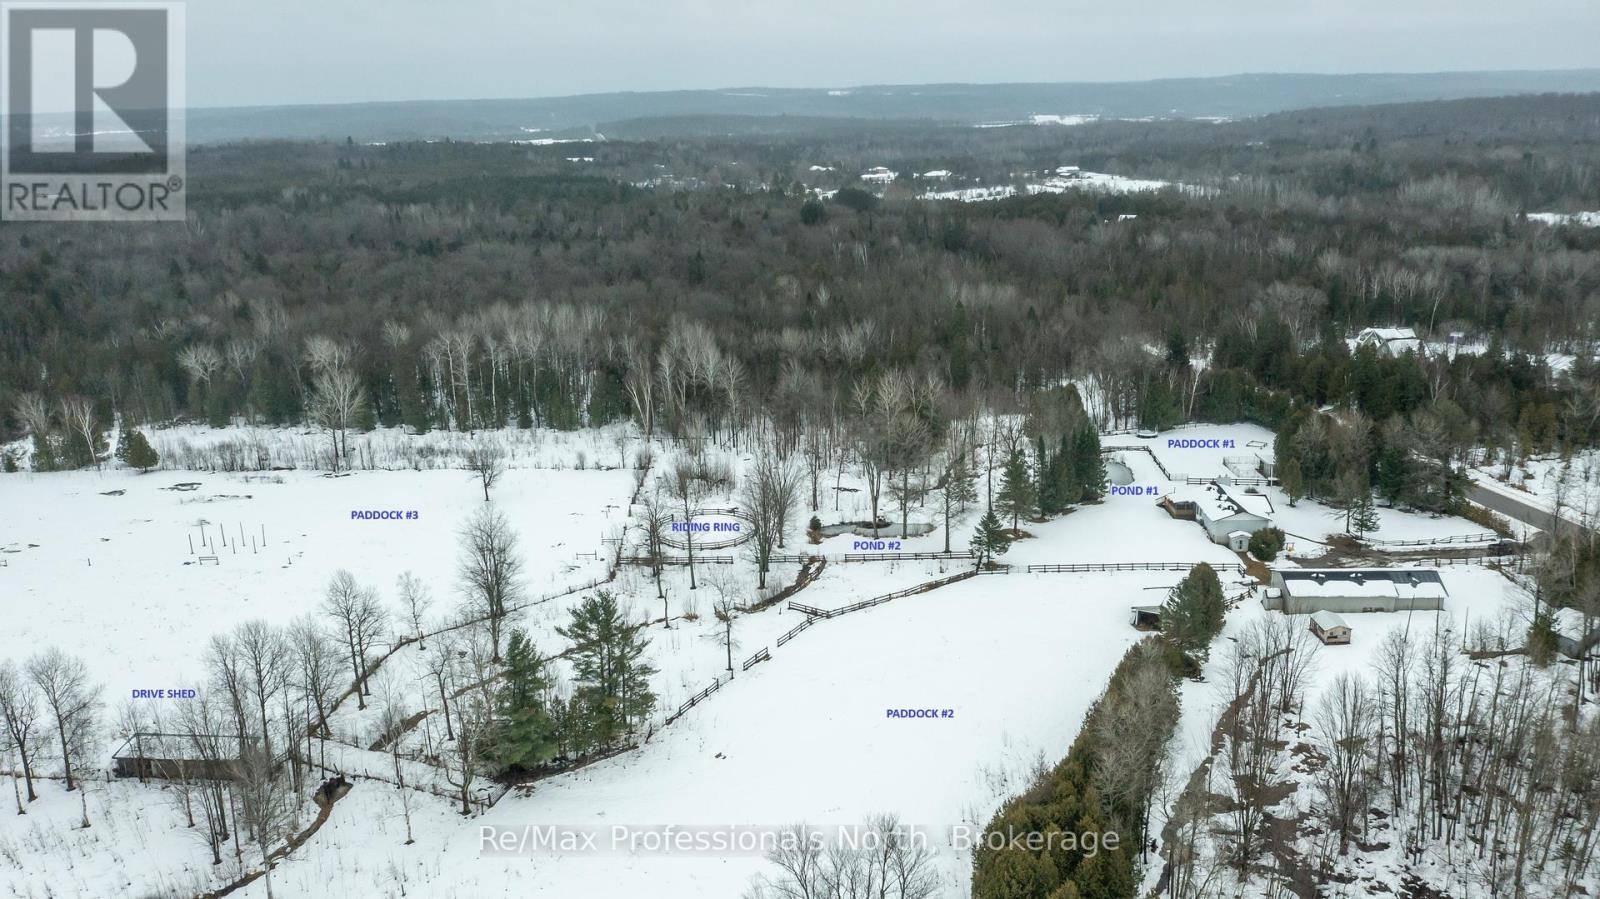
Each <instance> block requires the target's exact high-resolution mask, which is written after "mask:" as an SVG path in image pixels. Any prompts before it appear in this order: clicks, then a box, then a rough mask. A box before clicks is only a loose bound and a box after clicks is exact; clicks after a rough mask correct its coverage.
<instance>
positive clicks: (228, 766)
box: [111, 732, 240, 780]
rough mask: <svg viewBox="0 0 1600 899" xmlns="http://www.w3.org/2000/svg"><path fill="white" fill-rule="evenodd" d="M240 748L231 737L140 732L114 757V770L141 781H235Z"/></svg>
mask: <svg viewBox="0 0 1600 899" xmlns="http://www.w3.org/2000/svg"><path fill="white" fill-rule="evenodd" d="M239 747H240V743H239V738H238V737H236V736H231V735H222V734H202V735H199V736H196V735H191V734H163V733H147V732H140V733H136V734H134V735H133V736H131V737H129V738H128V739H127V741H126V742H124V743H123V744H122V748H121V749H118V750H117V751H116V753H115V754H114V755H113V756H112V757H111V759H112V768H111V771H112V773H113V774H115V775H116V776H118V777H136V778H138V779H140V780H152V779H153V780H233V779H234V777H235V776H236V774H237V771H236V768H237V765H238V761H239V756H240V749H239Z"/></svg>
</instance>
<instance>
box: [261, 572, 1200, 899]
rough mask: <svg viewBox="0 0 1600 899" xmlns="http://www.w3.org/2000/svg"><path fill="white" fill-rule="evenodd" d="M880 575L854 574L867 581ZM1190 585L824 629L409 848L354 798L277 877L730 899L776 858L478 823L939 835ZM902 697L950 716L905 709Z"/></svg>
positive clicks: (934, 610)
mask: <svg viewBox="0 0 1600 899" xmlns="http://www.w3.org/2000/svg"><path fill="white" fill-rule="evenodd" d="M865 567H866V566H863V567H862V568H858V569H852V574H854V573H855V572H857V571H859V572H860V573H861V574H863V575H866V574H869V572H867V571H865V570H863V569H864V568H865ZM1177 577H1178V574H1177V573H1176V572H1149V573H1128V574H1117V575H1080V576H1071V575H1010V576H1003V577H982V578H976V579H973V580H969V581H966V582H963V583H960V584H957V585H954V586H951V587H947V588H944V589H942V590H939V591H935V592H932V593H928V594H925V595H920V596H912V597H907V598H904V599H899V600H895V601H893V602H891V603H887V604H885V605H882V606H879V607H876V608H874V609H869V610H867V611H864V612H859V613H854V614H851V615H847V616H844V617H841V618H838V619H834V620H830V621H826V622H822V623H819V624H817V625H816V626H814V627H813V628H811V629H810V630H808V631H807V632H805V633H803V634H802V635H801V636H799V637H798V638H796V639H795V640H794V641H792V642H790V643H788V644H786V645H785V646H784V647H782V648H781V649H777V650H774V652H773V658H772V661H770V662H766V663H763V664H761V665H758V666H757V667H755V668H753V669H751V670H750V671H749V672H748V673H742V674H740V675H739V676H738V677H736V678H735V679H734V681H733V683H732V684H731V685H730V686H728V687H725V688H724V689H723V690H721V691H719V692H718V693H717V694H716V695H715V696H714V697H713V698H712V699H711V700H709V701H707V702H706V703H704V704H702V705H701V706H699V707H697V708H695V709H694V710H692V711H690V712H689V713H688V715H687V716H685V717H684V718H683V719H682V720H681V721H679V722H677V723H676V724H674V725H673V726H672V727H670V728H668V729H667V730H665V731H663V732H662V733H661V734H660V735H658V736H657V737H656V738H655V739H654V740H652V741H651V742H650V743H649V744H648V745H647V746H646V747H644V748H643V749H641V750H638V751H636V752H632V753H628V754H627V755H624V756H621V757H619V758H616V759H613V760H610V761H607V762H603V763H601V764H598V765H595V766H593V767H590V768H587V769H584V770H582V771H579V772H576V773H573V774H569V775H565V776H561V777H557V778H554V779H551V780H548V781H544V782H542V783H540V784H538V785H537V786H536V787H535V788H534V789H533V791H532V793H531V795H528V796H526V797H524V796H518V795H515V794H514V795H513V796H510V797H507V798H506V799H504V800H502V801H501V802H500V803H499V804H498V805H497V806H495V808H494V809H493V810H492V811H491V812H489V813H488V814H486V815H484V816H482V817H480V818H477V819H474V820H472V821H470V822H462V821H459V820H457V821H450V820H440V821H438V822H436V823H437V825H439V826H437V827H430V829H429V830H428V832H426V833H422V834H419V844H418V845H417V846H415V847H411V848H410V849H402V848H401V847H400V846H399V845H398V844H399V842H400V840H401V838H400V837H399V836H398V835H397V834H396V833H395V832H394V829H393V825H391V826H390V828H389V830H390V832H389V833H388V834H387V835H386V836H387V839H383V840H376V841H375V840H374V839H373V835H372V833H371V830H370V828H369V827H368V826H367V825H366V824H365V823H364V820H366V819H368V818H370V817H375V816H381V815H384V814H388V815H390V816H392V815H393V814H395V812H394V811H393V810H390V811H388V812H387V813H386V812H385V810H384V807H385V805H386V804H390V803H392V802H393V800H392V798H391V797H386V796H384V795H383V793H385V792H386V791H385V790H384V789H382V788H376V787H363V788H362V789H361V790H358V791H357V792H358V793H360V794H363V795H361V796H360V802H361V803H362V805H360V806H355V807H352V808H351V809H349V811H356V810H357V809H359V810H360V813H359V814H347V813H346V812H347V809H346V808H345V807H344V806H341V807H340V810H339V811H340V814H339V816H338V817H337V818H336V820H335V821H334V822H333V823H331V824H330V825H329V826H328V827H327V828H324V830H323V831H322V832H321V833H319V834H318V836H317V838H316V840H315V841H314V842H313V843H312V844H308V845H307V846H306V847H305V848H304V849H302V850H301V851H300V852H298V853H297V854H296V856H295V858H294V860H293V861H292V862H291V863H290V864H289V865H287V866H285V867H284V868H282V869H280V875H279V877H280V883H282V882H285V881H287V882H288V883H290V884H291V887H290V888H289V889H288V890H287V892H288V893H289V894H291V895H309V894H310V893H307V892H304V891H306V890H313V891H314V890H316V889H325V890H328V891H330V892H329V893H327V894H328V895H362V896H389V895H399V892H398V889H397V888H395V887H392V886H390V885H388V880H387V871H388V863H387V862H386V861H384V859H386V858H387V857H396V858H404V859H405V861H403V862H400V863H399V864H400V866H401V867H402V868H404V869H405V870H406V871H408V872H409V874H408V880H409V883H408V890H409V891H410V892H411V894H413V895H417V894H421V895H428V896H437V897H475V896H512V895H518V896H520V895H536V896H562V897H565V896H601V895H604V896H641V895H649V896H659V897H686V899H687V897H699V896H728V897H733V896H738V895H739V894H740V893H741V892H742V890H743V889H744V888H745V887H746V886H747V885H748V881H749V879H750V878H751V877H752V876H753V875H755V874H756V873H759V872H762V871H764V870H766V865H765V862H764V861H763V860H762V859H761V858H759V857H752V856H731V857H704V856H702V857H658V856H649V855H641V856H639V857H627V856H616V855H605V854H593V855H583V854H569V855H566V856H560V855H555V854H551V853H543V854H534V855H532V856H530V857H527V858H511V859H506V858H485V857H482V855H481V852H480V848H481V846H480V842H479V828H480V827H482V826H484V825H494V826H499V827H508V828H519V827H521V826H523V825H553V826H560V827H600V828H606V829H609V828H611V827H614V826H622V827H631V826H638V827H644V826H656V825H664V824H677V825H680V826H681V827H686V828H692V827H695V826H707V827H716V826H733V825H757V826H759V825H770V826H774V827H781V826H785V825H789V824H793V823H796V822H800V821H805V822H808V823H811V824H815V825H827V826H832V825H852V824H857V823H860V822H862V821H863V820H865V819H866V818H867V817H868V816H869V815H872V814H875V813H878V812H895V813H897V814H899V815H900V816H901V819H902V821H903V822H905V823H907V824H912V825H920V826H926V827H930V828H935V829H937V830H939V831H940V832H941V833H942V832H943V829H944V828H947V827H949V826H951V825H958V824H968V823H973V822H974V821H977V822H979V823H981V822H982V821H983V820H985V819H987V817H988V815H989V814H990V813H991V812H992V810H993V808H994V806H995V805H997V804H998V802H999V801H1000V800H1001V799H1003V798H1005V797H1006V796H1008V795H1010V794H1011V793H1013V792H1015V791H1016V790H1018V789H1020V788H1021V787H1022V786H1024V785H1025V784H1026V778H1027V775H1028V774H1029V772H1030V771H1031V769H1032V767H1033V765H1034V762H1035V760H1036V759H1038V758H1044V759H1048V760H1050V761H1052V762H1053V761H1054V760H1055V759H1057V758H1059V757H1060V755H1061V754H1063V753H1064V751H1065V747H1066V746H1067V745H1068V744H1069V743H1070V742H1071V740H1072V738H1073V736H1074V734H1075V733H1076V731H1077V728H1078V725H1079V723H1080V721H1081V719H1082V717H1083V714H1084V713H1085V712H1086V711H1087V709H1088V706H1089V703H1090V702H1092V701H1093V700H1094V698H1095V696H1096V695H1097V694H1098V693H1099V691H1100V689H1101V688H1102V687H1103V686H1104V683H1105V680H1106V678H1107V677H1108V676H1109V675H1110V672H1111V668H1112V666H1113V665H1114V664H1115V663H1116V661H1117V659H1118V658H1120V657H1121V655H1122V653H1123V652H1125V651H1126V649H1127V647H1128V646H1129V645H1131V644H1132V643H1133V642H1134V641H1135V640H1136V639H1137V638H1138V636H1139V635H1138V633H1137V632H1136V631H1134V630H1133V629H1132V628H1130V627H1129V626H1128V624H1127V609H1128V606H1130V605H1136V604H1141V603H1145V602H1148V601H1150V599H1149V597H1151V596H1153V595H1158V593H1159V590H1160V589H1164V588H1166V587H1170V586H1171V585H1172V583H1174V582H1175V581H1176V579H1177ZM833 586H834V585H830V584H825V583H822V582H819V583H818V584H817V585H814V586H813V587H811V588H809V589H808V590H807V592H806V594H805V596H806V598H807V600H808V601H809V602H813V603H817V604H819V605H822V606H824V607H836V606H839V605H843V604H845V603H847V602H848V601H850V599H851V598H852V596H853V594H852V595H839V594H836V593H835V592H834V590H833V589H832V587H833ZM761 614H762V615H771V616H773V617H774V618H776V617H778V615H777V612H776V610H772V611H769V612H765V613H761ZM783 619H784V620H783V621H782V623H783V624H784V625H785V626H792V625H793V624H795V623H798V621H799V620H800V619H799V618H798V617H797V616H795V615H794V614H793V613H787V614H785V615H784V616H783ZM890 708H934V709H941V710H942V709H950V710H952V712H953V717H952V718H948V719H945V718H936V719H913V720H905V719H890V718H887V717H886V714H885V712H886V710H887V709H890ZM375 843H376V845H374V844H375ZM940 860H941V866H940V867H941V873H942V874H943V876H944V877H945V878H946V881H947V884H948V886H947V889H946V890H945V891H944V892H942V893H941V894H940V895H942V896H955V895H961V894H962V893H963V892H964V883H965V873H966V871H967V865H968V862H967V858H966V857H965V856H964V855H962V854H958V853H956V852H954V851H947V852H942V853H941V859H940ZM602 884H603V885H604V887H603V889H602V888H601V886H600V885H602ZM249 895H257V896H259V895H264V893H263V892H262V891H261V890H259V889H258V890H255V891H253V892H251V893H250V894H249Z"/></svg>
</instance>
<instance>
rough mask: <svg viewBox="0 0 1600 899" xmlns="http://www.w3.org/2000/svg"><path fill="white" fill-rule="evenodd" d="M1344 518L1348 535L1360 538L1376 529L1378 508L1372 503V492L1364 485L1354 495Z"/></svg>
mask: <svg viewBox="0 0 1600 899" xmlns="http://www.w3.org/2000/svg"><path fill="white" fill-rule="evenodd" d="M1348 513H1349V514H1348V515H1347V516H1346V518H1345V523H1346V528H1345V530H1346V531H1348V532H1349V533H1351V534H1353V535H1355V536H1357V537H1361V536H1364V535H1366V534H1370V533H1372V532H1373V531H1376V530H1377V529H1378V507H1377V506H1376V505H1375V504H1374V503H1373V502H1372V491H1371V490H1369V489H1367V486H1366V484H1365V483H1363V484H1362V486H1361V490H1360V491H1359V492H1358V493H1357V494H1356V496H1355V498H1354V501H1353V502H1352V503H1351V505H1350V507H1349V509H1348Z"/></svg>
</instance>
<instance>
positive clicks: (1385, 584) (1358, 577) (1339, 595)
mask: <svg viewBox="0 0 1600 899" xmlns="http://www.w3.org/2000/svg"><path fill="white" fill-rule="evenodd" d="M1272 587H1273V588H1276V589H1269V590H1267V591H1266V598H1265V600H1264V605H1266V607H1267V608H1269V609H1279V610H1281V611H1283V612H1286V613H1288V614H1290V615H1309V614H1311V613H1313V612H1343V613H1351V612H1410V611H1429V612H1431V611H1438V610H1439V609H1442V608H1444V600H1445V597H1447V596H1449V595H1450V594H1449V591H1447V590H1446V589H1445V587H1444V581H1443V580H1441V579H1440V577H1439V570H1438V569H1437V568H1274V569H1273V570H1272Z"/></svg>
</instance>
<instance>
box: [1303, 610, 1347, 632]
mask: <svg viewBox="0 0 1600 899" xmlns="http://www.w3.org/2000/svg"><path fill="white" fill-rule="evenodd" d="M1311 620H1312V621H1313V622H1316V625H1317V627H1319V628H1321V629H1322V630H1324V631H1330V630H1333V629H1334V628H1336V627H1342V628H1344V629H1345V630H1349V629H1350V625H1348V624H1345V623H1344V619H1343V618H1341V617H1339V614H1338V613H1337V612H1329V611H1327V610H1323V611H1319V612H1313V613H1311Z"/></svg>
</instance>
